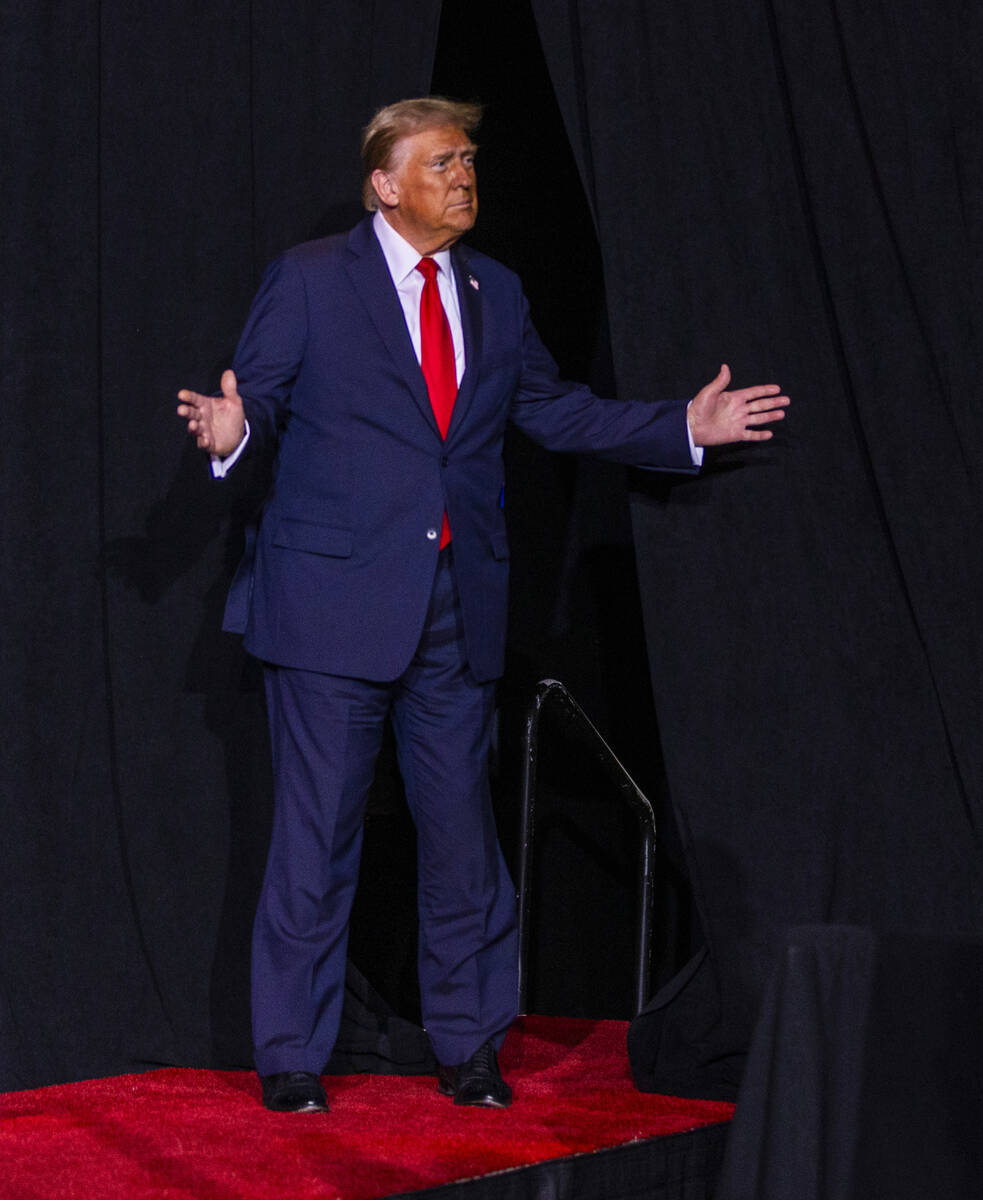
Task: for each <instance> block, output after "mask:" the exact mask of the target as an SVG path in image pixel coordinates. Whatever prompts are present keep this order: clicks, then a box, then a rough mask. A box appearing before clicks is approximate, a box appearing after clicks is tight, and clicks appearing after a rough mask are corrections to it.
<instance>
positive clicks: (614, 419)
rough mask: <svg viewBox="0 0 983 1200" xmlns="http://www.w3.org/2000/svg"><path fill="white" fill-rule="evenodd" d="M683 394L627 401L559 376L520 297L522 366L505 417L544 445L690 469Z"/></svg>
mask: <svg viewBox="0 0 983 1200" xmlns="http://www.w3.org/2000/svg"><path fill="white" fill-rule="evenodd" d="M686 405H687V401H686V400H668V401H665V400H663V401H652V402H651V403H630V402H628V401H624V400H606V399H602V398H601V397H599V396H595V395H594V393H593V392H592V391H591V390H590V388H588V387H586V386H585V385H584V384H579V383H571V382H570V381H568V380H564V379H561V378H560V377H559V372H558V370H557V366H556V363H555V362H554V361H553V358H552V356H551V355H550V353H549V351H548V350H547V349H546V347H545V346H544V345H543V343H542V342H541V341H540V338H539V335H538V334H537V333H536V330H535V328H534V327H533V324H532V320H531V319H530V316H529V306H528V303H527V301H526V299H525V297H524V296H523V297H522V370H521V375H520V379H519V384H518V387H517V389H516V393H515V398H514V400H513V404H512V408H511V411H510V414H509V415H510V418H511V420H512V421H513V422H514V424H516V425H517V426H518V427H519V428H520V429H521V430H522V431H523V432H524V433H526V434H528V435H529V437H531V438H532V439H533V440H534V441H536V442H539V443H540V444H541V445H543V446H546V447H547V448H548V449H550V450H558V451H563V452H567V453H579V454H592V455H593V456H594V457H596V458H605V459H609V460H611V461H613V462H620V463H625V464H626V465H629V466H634V467H642V468H644V469H646V470H652V471H682V472H688V473H691V474H693V473H696V471H697V470H698V469H699V468H697V467H695V466H694V465H693V458H692V454H691V452H690V444H689V437H688V434H687V428H686Z"/></svg>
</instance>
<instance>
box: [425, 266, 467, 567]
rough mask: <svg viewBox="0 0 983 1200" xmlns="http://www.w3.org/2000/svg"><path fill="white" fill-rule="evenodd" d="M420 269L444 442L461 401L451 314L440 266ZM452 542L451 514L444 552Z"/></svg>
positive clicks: (434, 402)
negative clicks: (440, 281)
mask: <svg viewBox="0 0 983 1200" xmlns="http://www.w3.org/2000/svg"><path fill="white" fill-rule="evenodd" d="M416 269H417V270H418V271H419V272H420V274H421V275H422V276H423V295H422V296H421V297H420V366H421V367H422V368H423V378H424V379H425V380H426V381H427V391H428V392H429V393H430V404H431V407H432V408H433V415H434V417H435V418H436V421H437V428H438V429H439V430H440V436H441V437H442V438H445V437H447V430H448V428H449V427H450V423H451V413H452V412H453V411H454V401H455V399H456V398H457V367H456V366H455V363H454V342H453V339H452V338H451V327H450V325H449V324H448V323H447V314H446V313H445V312H444V306H443V304H441V302H440V290H439V288H438V287H437V264H436V263H435V262H434V260H433V259H432V258H421V259H420V261H419V262H418V263H417V264H416ZM450 540H451V531H450V526H449V525H448V524H447V513H444V523H443V527H442V528H441V531H440V548H441V550H443V548H444V547H445V546H446V545H447V543H448V542H449V541H450Z"/></svg>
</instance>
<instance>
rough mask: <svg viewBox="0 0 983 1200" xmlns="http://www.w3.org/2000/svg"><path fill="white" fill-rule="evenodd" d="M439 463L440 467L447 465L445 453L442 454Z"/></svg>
mask: <svg viewBox="0 0 983 1200" xmlns="http://www.w3.org/2000/svg"><path fill="white" fill-rule="evenodd" d="M440 465H441V466H442V467H446V466H447V455H446V454H445V455H444V456H443V457H442V458H441V460H440Z"/></svg>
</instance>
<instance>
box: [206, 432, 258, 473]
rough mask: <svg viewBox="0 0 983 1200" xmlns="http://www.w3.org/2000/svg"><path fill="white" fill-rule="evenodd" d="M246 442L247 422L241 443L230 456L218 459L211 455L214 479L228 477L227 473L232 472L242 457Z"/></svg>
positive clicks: (247, 434)
mask: <svg viewBox="0 0 983 1200" xmlns="http://www.w3.org/2000/svg"><path fill="white" fill-rule="evenodd" d="M248 441H249V422H248V421H247V422H246V428H245V431H244V432H243V435H242V441H241V442H240V443H239V445H238V446H236V448H235V449H234V450H233V451H232V453H231V454H229V455H227V456H226V457H225V458H219V456H218V455H217V454H213V455H212V475H214V477H215V478H216V479H224V478H225V477H226V475H228V473H229V472H230V471H231V470H232V468H233V467H234V466H235V465H236V463H237V462H238V461H239V459H240V457H241V456H242V452H243V450H245V448H246V442H248Z"/></svg>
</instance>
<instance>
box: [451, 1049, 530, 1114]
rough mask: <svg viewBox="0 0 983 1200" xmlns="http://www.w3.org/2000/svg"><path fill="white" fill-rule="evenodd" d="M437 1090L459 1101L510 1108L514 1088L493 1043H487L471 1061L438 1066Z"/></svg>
mask: <svg viewBox="0 0 983 1200" xmlns="http://www.w3.org/2000/svg"><path fill="white" fill-rule="evenodd" d="M437 1090H438V1091H439V1092H440V1094H441V1095H442V1096H453V1097H454V1103H455V1104H475V1105H479V1106H480V1107H482V1108H508V1106H509V1105H510V1104H511V1103H512V1089H511V1088H510V1087H509V1085H508V1084H507V1083H506V1082H505V1080H504V1079H503V1078H502V1073H501V1071H500V1070H499V1069H498V1055H497V1054H496V1053H495V1047H494V1046H493V1045H492V1044H491V1042H485V1044H484V1045H483V1046H481V1047H480V1048H479V1049H478V1050H476V1051H475V1052H474V1054H472V1055H471V1057H470V1058H469V1059H468V1060H467V1062H463V1063H460V1064H459V1065H458V1066H456V1067H438V1068H437Z"/></svg>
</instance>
